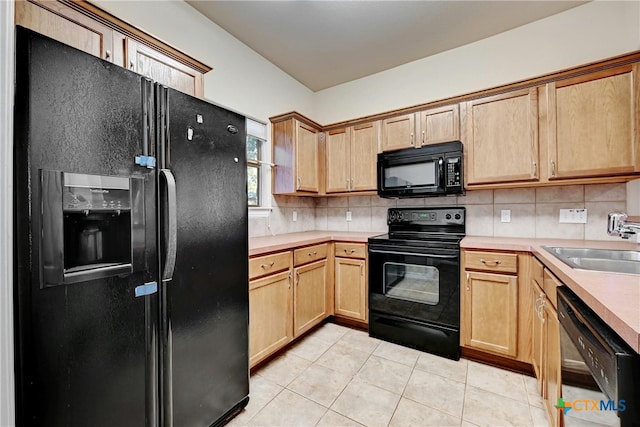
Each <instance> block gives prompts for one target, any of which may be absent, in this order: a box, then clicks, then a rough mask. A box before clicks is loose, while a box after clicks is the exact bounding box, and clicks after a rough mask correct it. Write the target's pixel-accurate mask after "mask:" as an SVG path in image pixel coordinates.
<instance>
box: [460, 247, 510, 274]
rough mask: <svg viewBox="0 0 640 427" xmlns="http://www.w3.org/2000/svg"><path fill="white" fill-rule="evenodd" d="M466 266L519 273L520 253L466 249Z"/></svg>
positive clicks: (468, 267)
mask: <svg viewBox="0 0 640 427" xmlns="http://www.w3.org/2000/svg"><path fill="white" fill-rule="evenodd" d="M464 268H465V269H469V270H484V271H498V272H501V273H517V272H518V255H516V254H510V253H504V252H478V251H466V252H465V265H464Z"/></svg>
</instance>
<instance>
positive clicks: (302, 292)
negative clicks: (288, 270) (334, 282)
mask: <svg viewBox="0 0 640 427" xmlns="http://www.w3.org/2000/svg"><path fill="white" fill-rule="evenodd" d="M294 276H295V278H294V282H295V287H294V317H293V325H294V336H296V337H297V336H298V335H300V334H302V333H303V332H305V331H307V330H309V329H311V328H312V327H313V326H315V325H317V324H318V323H320V322H321V321H322V320H324V318H325V317H327V316H328V313H327V298H328V296H329V293H328V289H327V260H326V259H323V260H321V261H316V262H313V263H311V264H307V265H304V266H301V267H296V268H295V270H294Z"/></svg>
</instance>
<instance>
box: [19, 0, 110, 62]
mask: <svg viewBox="0 0 640 427" xmlns="http://www.w3.org/2000/svg"><path fill="white" fill-rule="evenodd" d="M15 19H16V24H17V25H21V26H23V27H26V28H29V29H31V30H33V31H36V32H38V33H40V34H44V35H45V36H47V37H51V38H52V39H55V40H58V41H59V42H62V43H64V44H67V45H69V46H71V47H75V48H76V49H79V50H82V51H84V52H86V53H88V54H91V55H93V56H97V57H98V58H102V59H106V60H108V61H112V62H113V55H114V52H113V48H114V46H113V30H112V29H111V28H109V27H107V26H105V25H102V24H100V23H99V22H96V21H93V20H91V19H90V18H88V17H86V16H84V15H82V14H80V13H77V12H75V11H73V10H70V9H68V8H66V7H65V6H64V5H62V4H61V3H59V2H57V1H40V2H38V3H37V4H35V3H33V2H30V1H26V0H17V1H16V2H15ZM120 49H122V48H121V47H120Z"/></svg>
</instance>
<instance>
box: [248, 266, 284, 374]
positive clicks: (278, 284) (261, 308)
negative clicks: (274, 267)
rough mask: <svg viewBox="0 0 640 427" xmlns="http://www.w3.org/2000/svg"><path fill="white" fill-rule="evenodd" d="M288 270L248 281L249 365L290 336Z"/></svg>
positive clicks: (274, 349) (262, 357) (272, 350)
mask: <svg viewBox="0 0 640 427" xmlns="http://www.w3.org/2000/svg"><path fill="white" fill-rule="evenodd" d="M292 311H293V292H292V289H291V272H290V271H285V272H283V273H279V274H274V275H272V276H267V277H265V278H263V279H258V280H252V281H251V282H250V283H249V363H250V365H251V366H253V365H255V364H256V363H257V362H259V361H261V360H263V359H264V358H266V357H267V356H269V355H270V354H273V353H274V352H275V351H276V350H278V349H280V348H282V347H283V346H284V345H285V344H287V343H288V342H289V341H291V339H292V338H293V324H292V320H293V313H292Z"/></svg>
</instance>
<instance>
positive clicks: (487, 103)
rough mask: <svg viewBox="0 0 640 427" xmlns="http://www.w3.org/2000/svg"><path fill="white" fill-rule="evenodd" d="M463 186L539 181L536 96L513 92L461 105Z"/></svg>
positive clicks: (525, 91)
mask: <svg viewBox="0 0 640 427" xmlns="http://www.w3.org/2000/svg"><path fill="white" fill-rule="evenodd" d="M462 107H463V113H462V120H463V142H464V143H465V145H464V147H465V151H466V153H467V159H466V164H465V166H466V173H467V176H466V183H467V185H469V186H471V185H473V184H488V183H500V182H514V181H532V180H537V179H538V93H537V89H536V88H530V89H522V90H516V91H513V92H508V93H505V94H501V95H495V96H490V97H487V98H482V99H477V100H473V101H468V102H466V103H463V104H462Z"/></svg>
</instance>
